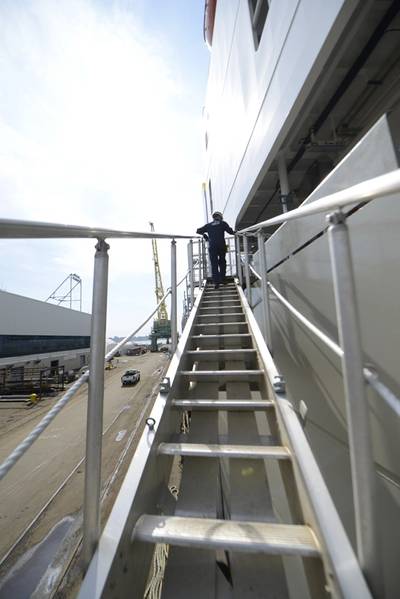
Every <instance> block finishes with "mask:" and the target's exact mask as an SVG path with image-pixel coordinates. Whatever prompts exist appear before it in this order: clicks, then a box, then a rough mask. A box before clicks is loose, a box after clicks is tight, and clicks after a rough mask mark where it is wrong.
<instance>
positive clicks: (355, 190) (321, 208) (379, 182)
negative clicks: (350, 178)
mask: <svg viewBox="0 0 400 599" xmlns="http://www.w3.org/2000/svg"><path fill="white" fill-rule="evenodd" d="M399 191H400V169H396V170H394V171H391V172H390V173H385V174H384V175H379V177H374V178H373V179H367V180H366V181H363V182H362V183H357V185H352V186H351V187H348V188H347V189H343V190H342V191H337V192H336V193H332V194H329V195H327V196H325V197H323V198H320V199H319V200H315V201H314V202H311V203H310V204H306V205H303V206H300V207H299V208H294V210H290V211H289V212H285V213H284V214H280V215H279V216H274V217H273V218H269V219H267V220H264V221H262V222H260V223H257V224H255V225H252V226H251V227H246V228H245V229H242V230H240V231H238V234H240V235H243V234H245V233H249V232H250V231H259V230H260V229H265V228H268V227H273V226H275V225H281V224H282V223H285V222H287V221H290V220H295V219H296V218H302V217H304V216H311V215H312V214H319V213H321V212H327V211H330V210H335V209H337V208H341V207H342V206H348V205H349V204H354V203H355V202H370V201H372V200H376V199H378V198H382V197H384V196H387V195H390V194H392V193H396V192H399Z"/></svg>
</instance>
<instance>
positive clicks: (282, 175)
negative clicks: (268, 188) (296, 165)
mask: <svg viewBox="0 0 400 599" xmlns="http://www.w3.org/2000/svg"><path fill="white" fill-rule="evenodd" d="M278 173H279V186H280V188H281V203H282V212H287V211H288V205H287V198H288V196H289V194H290V187H289V179H288V172H287V167H286V159H285V154H284V152H281V153H280V154H279V156H278Z"/></svg>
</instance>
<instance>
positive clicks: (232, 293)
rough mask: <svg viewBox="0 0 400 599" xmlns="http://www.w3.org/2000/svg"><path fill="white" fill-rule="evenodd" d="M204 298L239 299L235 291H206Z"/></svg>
mask: <svg viewBox="0 0 400 599" xmlns="http://www.w3.org/2000/svg"><path fill="white" fill-rule="evenodd" d="M203 297H204V298H206V297H211V298H215V297H217V298H222V297H239V295H238V292H237V291H225V292H222V293H221V292H220V291H208V292H207V291H206V292H205V294H204V296H203Z"/></svg>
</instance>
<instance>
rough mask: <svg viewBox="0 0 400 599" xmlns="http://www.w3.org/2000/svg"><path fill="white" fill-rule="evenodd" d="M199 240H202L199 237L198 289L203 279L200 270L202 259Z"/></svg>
mask: <svg viewBox="0 0 400 599" xmlns="http://www.w3.org/2000/svg"><path fill="white" fill-rule="evenodd" d="M201 242H202V240H201V239H199V244H198V270H199V289H201V284H202V281H203V279H202V272H201V270H202V267H201V265H202V261H203V258H202V255H201Z"/></svg>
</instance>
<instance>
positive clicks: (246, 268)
mask: <svg viewBox="0 0 400 599" xmlns="http://www.w3.org/2000/svg"><path fill="white" fill-rule="evenodd" d="M243 249H244V275H245V279H246V290H247V301H248V302H249V306H250V308H251V285H250V268H249V240H248V238H247V237H246V235H243Z"/></svg>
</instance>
